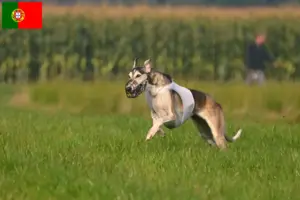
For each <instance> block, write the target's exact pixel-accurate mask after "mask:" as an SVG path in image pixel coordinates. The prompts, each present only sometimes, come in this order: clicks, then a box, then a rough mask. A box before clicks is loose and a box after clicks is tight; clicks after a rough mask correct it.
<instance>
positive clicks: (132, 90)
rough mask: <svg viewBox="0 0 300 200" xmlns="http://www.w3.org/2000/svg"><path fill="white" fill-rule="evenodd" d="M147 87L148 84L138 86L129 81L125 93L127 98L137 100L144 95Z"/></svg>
mask: <svg viewBox="0 0 300 200" xmlns="http://www.w3.org/2000/svg"><path fill="white" fill-rule="evenodd" d="M146 86H147V82H144V83H141V84H139V85H136V84H135V83H134V82H133V81H132V80H129V81H128V82H127V83H126V85H125V93H126V96H127V98H136V97H138V96H139V95H140V94H142V93H143V92H144V91H145V89H146Z"/></svg>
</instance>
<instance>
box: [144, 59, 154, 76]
mask: <svg viewBox="0 0 300 200" xmlns="http://www.w3.org/2000/svg"><path fill="white" fill-rule="evenodd" d="M144 67H145V72H146V73H149V72H151V68H152V66H151V59H148V60H146V61H145V62H144Z"/></svg>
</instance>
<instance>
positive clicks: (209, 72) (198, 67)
mask: <svg viewBox="0 0 300 200" xmlns="http://www.w3.org/2000/svg"><path fill="white" fill-rule="evenodd" d="M299 21H300V19H298V18H288V19H279V18H278V19H276V18H274V17H272V18H271V17H270V18H264V19H257V18H255V19H226V20H225V19H224V20H220V19H218V20H216V19H215V20H214V19H209V18H205V17H204V18H196V19H184V20H183V19H181V20H179V19H166V18H165V19H150V18H135V19H129V18H128V19H101V20H92V19H86V18H84V17H75V16H74V17H72V16H71V17H70V16H59V17H54V16H53V17H51V16H46V18H45V19H44V28H43V29H42V30H36V31H33V30H28V31H24V30H11V31H1V32H0V43H1V48H0V66H1V69H0V74H1V75H0V76H1V78H0V79H3V77H8V76H14V75H15V77H17V78H24V77H22V76H27V75H28V74H29V76H30V77H31V78H32V77H33V78H39V79H50V78H57V77H61V78H63V79H71V78H82V76H83V75H84V74H92V75H94V76H95V77H103V76H108V75H111V74H113V75H125V72H127V71H128V70H129V69H130V67H131V65H132V60H133V58H134V57H139V58H141V62H142V61H143V60H144V59H147V58H148V57H150V58H152V60H153V62H154V65H155V67H157V68H158V69H159V70H162V71H165V72H168V73H170V74H172V75H176V76H178V77H180V76H183V75H184V76H187V75H189V76H193V77H194V78H199V79H202V80H203V79H205V80H212V79H219V80H232V79H241V78H242V77H243V76H244V64H243V58H244V51H245V46H246V44H247V42H249V41H250V40H251V39H253V34H254V33H255V32H257V31H264V32H267V34H268V41H267V45H268V48H269V50H270V52H271V53H272V54H273V55H274V56H275V58H276V62H275V63H274V65H273V67H272V66H270V67H269V68H268V73H267V75H268V76H269V78H274V79H283V80H290V79H295V78H299V77H300V26H299ZM274 66H275V67H274Z"/></svg>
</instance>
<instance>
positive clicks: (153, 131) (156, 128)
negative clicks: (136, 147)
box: [146, 122, 162, 141]
mask: <svg viewBox="0 0 300 200" xmlns="http://www.w3.org/2000/svg"><path fill="white" fill-rule="evenodd" d="M161 125H162V123H161V122H154V123H153V125H152V127H151V128H150V130H149V131H148V134H147V137H146V141H147V140H150V139H151V138H152V137H153V136H154V135H155V134H156V133H157V132H158V131H160V126H161Z"/></svg>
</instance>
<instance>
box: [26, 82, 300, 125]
mask: <svg viewBox="0 0 300 200" xmlns="http://www.w3.org/2000/svg"><path fill="white" fill-rule="evenodd" d="M176 82H177V83H178V84H180V85H183V86H185V87H190V88H193V89H197V90H201V91H204V92H207V93H208V94H210V95H212V96H213V97H214V98H215V99H216V101H218V102H219V103H220V104H222V107H223V108H224V111H225V114H226V117H229V118H233V119H237V118H238V119H241V120H244V119H250V118H251V119H252V120H257V121H260V120H264V121H267V120H270V121H272V122H274V120H277V121H282V120H285V121H287V122H291V123H299V122H300V92H299V91H298V90H297V88H299V87H300V83H299V82H296V83H289V82H285V83H276V82H275V83H274V82H273V83H272V82H268V83H267V84H266V85H264V86H263V87H248V86H246V85H245V84H244V83H239V82H237V83H226V84H225V83H224V84H222V83H217V84H212V83H211V82H200V81H189V82H188V81H182V80H177V79H176ZM125 83H126V81H125V80H123V81H122V80H121V81H120V80H118V81H114V82H112V81H100V82H95V83H86V84H83V83H78V82H59V81H58V82H53V83H43V84H37V85H34V86H30V87H27V88H25V89H24V91H23V92H24V93H26V94H27V96H29V99H30V102H29V103H33V106H34V107H36V106H40V107H43V108H45V107H48V109H49V108H50V109H54V110H55V109H58V110H65V111H68V112H69V111H71V112H75V113H89V114H90V113H94V114H103V115H106V114H116V113H118V114H130V115H135V116H144V117H145V116H146V117H148V116H149V109H148V107H147V105H146V103H145V97H144V96H143V95H142V96H141V97H139V98H137V99H128V98H126V95H125V92H124V84H125ZM103 105H105V106H103Z"/></svg>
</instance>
